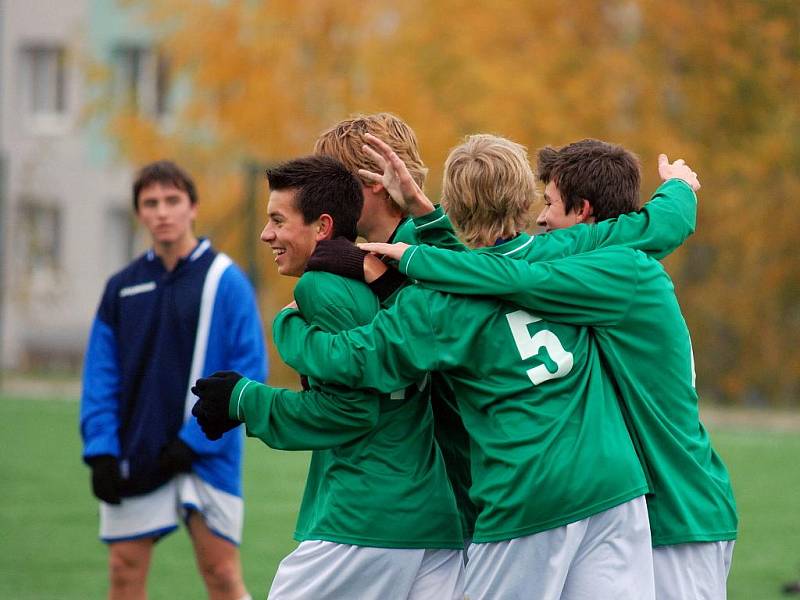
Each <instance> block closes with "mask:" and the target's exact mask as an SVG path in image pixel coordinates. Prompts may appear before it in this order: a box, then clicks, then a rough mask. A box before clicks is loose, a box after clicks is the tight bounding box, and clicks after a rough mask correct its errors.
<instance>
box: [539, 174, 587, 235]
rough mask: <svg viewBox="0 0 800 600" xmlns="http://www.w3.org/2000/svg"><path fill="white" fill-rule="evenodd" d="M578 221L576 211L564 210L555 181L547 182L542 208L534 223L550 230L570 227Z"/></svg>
mask: <svg viewBox="0 0 800 600" xmlns="http://www.w3.org/2000/svg"><path fill="white" fill-rule="evenodd" d="M578 222H579V220H578V211H577V210H572V211H570V212H566V211H565V210H564V201H563V199H562V198H561V192H559V191H558V188H557V187H556V184H555V183H553V182H552V181H550V182H548V183H547V185H546V186H545V188H544V208H543V209H542V212H540V213H539V216H538V217H536V224H537V225H539V227H544V228H545V231H552V230H554V229H564V228H566V227H572V226H573V225H575V224H576V223H578Z"/></svg>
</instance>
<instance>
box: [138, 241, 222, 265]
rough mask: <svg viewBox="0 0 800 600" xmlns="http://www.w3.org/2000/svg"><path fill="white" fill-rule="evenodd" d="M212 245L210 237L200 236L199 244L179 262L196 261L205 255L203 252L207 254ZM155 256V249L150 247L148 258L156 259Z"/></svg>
mask: <svg viewBox="0 0 800 600" xmlns="http://www.w3.org/2000/svg"><path fill="white" fill-rule="evenodd" d="M210 247H211V242H209V241H208V239H206V238H198V240H197V245H196V246H195V247H194V249H193V250H192V251H191V252H190V253H189V255H188V256H185V257H183V258H181V260H180V261H179V262H182V261H189V262H194V261H196V260H197V259H198V258H200V257H201V256H203V254H205V253H206V251H207V250H208V249H209V248H210ZM155 258H156V253H155V250H153V249H152V248H150V249H149V250H148V251H147V260H155Z"/></svg>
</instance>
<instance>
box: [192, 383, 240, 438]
mask: <svg viewBox="0 0 800 600" xmlns="http://www.w3.org/2000/svg"><path fill="white" fill-rule="evenodd" d="M241 378H242V376H241V375H240V374H239V373H237V372H235V371H217V372H216V373H214V374H212V375H211V376H210V377H204V378H202V379H198V380H197V382H196V383H195V384H194V386H193V387H192V393H193V394H194V395H195V396H197V397H198V398H200V399H199V400H198V401H197V402H196V403H195V405H194V407H193V408H192V414H193V415H194V416H195V417H197V422H198V423H199V424H200V429H202V430H203V433H205V434H206V437H207V438H208V439H210V440H218V439H219V438H221V437H222V434H224V433H225V432H226V431H229V430H231V429H233V428H234V427H236V426H237V425H239V423H240V421H236V420H234V419H230V418H228V406H229V404H230V400H231V393H233V388H235V387H236V384H237V383H238V382H239V380H240V379H241Z"/></svg>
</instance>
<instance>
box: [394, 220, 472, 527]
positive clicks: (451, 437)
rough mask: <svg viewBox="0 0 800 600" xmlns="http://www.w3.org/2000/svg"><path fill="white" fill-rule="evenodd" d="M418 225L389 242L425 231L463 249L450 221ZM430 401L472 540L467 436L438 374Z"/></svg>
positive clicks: (433, 239)
mask: <svg viewBox="0 0 800 600" xmlns="http://www.w3.org/2000/svg"><path fill="white" fill-rule="evenodd" d="M437 214H439V215H442V214H443V213H442V212H441V209H440V208H437ZM417 225H418V224H417V223H415V221H413V220H412V219H408V218H407V219H404V220H403V221H402V222H401V223H400V225H399V226H398V227H397V229H396V230H395V232H394V234H393V235H392V237H391V239H390V240H389V242H405V243H406V244H418V243H420V241H421V237H420V233H419V231H422V230H425V240H426V242H427V243H429V244H435V245H436V246H438V247H440V248H452V249H458V250H461V249H463V248H464V246H463V244H462V243H461V242H460V241H459V240H458V238H456V237H455V235H453V229H452V226H451V224H450V221H449V220H447V219H446V218H445V219H440V220H438V221H436V220H434V219H431V218H430V217H428V218H427V219H426V221H425V223H424V225H423V227H422V229H421V230H418V227H417ZM395 297H396V296H394V295H393V296H391V297H390V298H389V299H388V300H387V302H386V304H385V305H386V306H387V307H388V306H391V305H392V304H393V303H394V299H395ZM430 398H431V409H432V410H433V431H434V435H435V437H436V443H437V444H438V445H439V449H440V450H441V452H442V457H443V458H444V464H445V466H446V467H447V477H448V479H449V480H450V485H451V486H452V487H453V492H454V493H455V496H456V504H457V505H458V511H459V513H460V514H461V528H462V530H463V532H464V537H465V538H467V539H471V538H472V534H473V531H474V529H475V519H476V518H477V516H478V511H477V510H476V508H475V505H474V504H473V502H472V501H471V500H470V498H469V488H470V486H471V485H472V476H471V474H470V466H469V435H468V434H467V430H466V429H465V428H464V422H463V421H462V419H461V415H460V414H459V412H458V407H457V405H456V399H455V394H454V393H453V388H452V386H451V385H450V382H449V381H448V380H447V377H445V376H444V375H442V374H441V373H431V377H430Z"/></svg>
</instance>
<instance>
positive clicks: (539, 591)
mask: <svg viewBox="0 0 800 600" xmlns="http://www.w3.org/2000/svg"><path fill="white" fill-rule="evenodd" d="M652 556H653V555H652V552H651V545H650V524H649V522H648V519H647V504H646V503H645V499H644V496H640V497H638V498H634V499H633V500H630V501H629V502H625V503H624V504H620V505H619V506H615V507H614V508H610V509H608V510H606V511H603V512H601V513H598V514H596V515H592V516H591V517H589V518H587V519H583V520H581V521H577V522H575V523H570V524H569V525H564V526H562V527H557V528H555V529H550V530H547V531H542V532H541V533H535V534H533V535H528V536H525V537H521V538H516V539H513V540H506V541H503V542H492V543H483V544H472V545H471V546H470V548H469V561H468V562H467V594H466V598H468V599H469V600H493V599H495V598H502V599H503V600H515V599H519V600H521V599H528V598H536V599H537V600H539V599H541V600H550V599H552V600H558V599H559V598H561V599H563V600H577V599H580V600H597V599H598V598H614V599H616V600H622V599H631V600H633V599H635V600H653V598H654V597H655V588H654V584H653V559H652Z"/></svg>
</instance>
